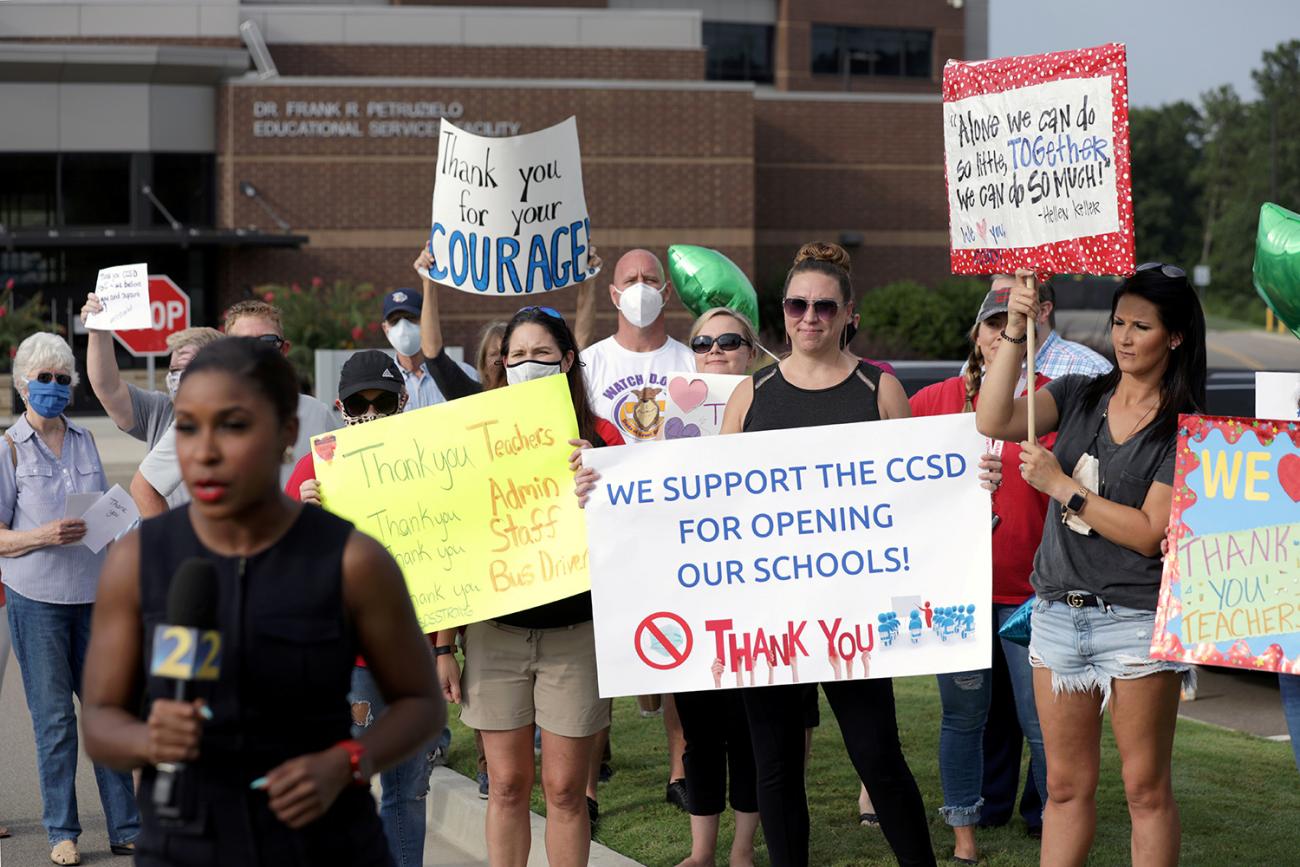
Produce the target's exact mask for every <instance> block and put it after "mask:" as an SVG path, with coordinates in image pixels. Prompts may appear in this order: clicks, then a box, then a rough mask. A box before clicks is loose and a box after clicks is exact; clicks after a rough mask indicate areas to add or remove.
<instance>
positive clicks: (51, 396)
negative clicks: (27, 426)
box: [27, 379, 72, 418]
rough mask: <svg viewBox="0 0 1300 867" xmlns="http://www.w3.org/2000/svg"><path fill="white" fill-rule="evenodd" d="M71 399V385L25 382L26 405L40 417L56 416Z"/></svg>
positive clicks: (65, 407) (34, 381)
mask: <svg viewBox="0 0 1300 867" xmlns="http://www.w3.org/2000/svg"><path fill="white" fill-rule="evenodd" d="M70 400H72V386H70V385H59V384H58V383H57V382H37V381H36V380H34V379H33V380H32V381H31V382H29V383H27V405H28V406H30V407H31V408H32V409H34V410H36V413H37V414H38V415H40V416H41V417H42V418H58V416H59V414H60V413H62V412H63V410H65V409H67V406H68V401H70Z"/></svg>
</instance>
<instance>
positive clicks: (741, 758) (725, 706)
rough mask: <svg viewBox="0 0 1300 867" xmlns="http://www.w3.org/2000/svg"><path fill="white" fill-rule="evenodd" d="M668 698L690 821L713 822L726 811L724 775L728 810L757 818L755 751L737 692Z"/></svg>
mask: <svg viewBox="0 0 1300 867" xmlns="http://www.w3.org/2000/svg"><path fill="white" fill-rule="evenodd" d="M673 698H674V700H676V702H677V715H678V716H679V717H680V718H681V720H682V734H683V735H684V736H685V738H686V751H685V752H684V753H683V754H682V764H683V765H685V766H686V798H687V802H688V803H689V804H690V807H691V815H693V816H716V815H718V814H719V813H721V812H722V811H723V810H724V809H726V802H727V772H728V771H730V772H731V808H732V809H733V810H738V811H740V812H742V813H756V812H758V794H757V791H756V788H757V784H756V782H755V772H754V749H753V747H752V746H751V745H750V741H749V722H748V720H747V719H746V717H745V705H744V702H743V700H742V699H741V697H740V690H737V689H721V690H713V691H703V692H679V693H677V694H676V695H675V696H673Z"/></svg>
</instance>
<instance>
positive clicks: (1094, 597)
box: [975, 263, 1206, 863]
mask: <svg viewBox="0 0 1300 867" xmlns="http://www.w3.org/2000/svg"><path fill="white" fill-rule="evenodd" d="M1017 277H1018V278H1019V279H1018V280H1017V284H1016V287H1015V289H1014V290H1013V291H1012V293H1011V298H1010V299H1009V307H1008V316H1007V325H1006V328H1005V329H1004V331H1003V332H1002V343H1001V346H1000V348H999V350H998V352H997V354H996V355H995V357H994V358H993V363H992V364H991V365H990V366H989V368H988V371H987V373H986V374H985V378H984V384H983V387H982V388H981V390H980V395H981V398H980V403H979V406H977V407H976V410H975V412H976V419H977V424H978V427H979V430H980V433H982V434H984V435H985V436H989V437H993V438H995V439H999V440H1004V441H1009V442H1020V447H1021V463H1020V467H1019V472H1020V473H1021V475H1022V476H1023V478H1024V479H1025V481H1026V482H1028V483H1029V485H1030V486H1032V487H1033V488H1034V489H1035V490H1038V491H1041V492H1043V493H1045V494H1047V495H1048V496H1049V497H1051V502H1050V504H1049V510H1048V514H1047V519H1046V523H1045V524H1044V528H1043V537H1042V541H1041V544H1040V545H1039V549H1038V553H1037V555H1036V556H1035V559H1034V571H1033V575H1032V578H1031V580H1032V583H1033V587H1034V591H1035V593H1036V594H1037V597H1038V601H1037V603H1036V605H1035V607H1034V612H1033V617H1032V636H1031V644H1030V661H1031V663H1032V664H1033V665H1034V667H1035V671H1034V690H1035V693H1036V695H1037V696H1038V699H1039V701H1038V710H1039V721H1040V724H1041V726H1042V729H1043V732H1044V742H1045V745H1046V746H1047V750H1046V753H1047V775H1048V781H1047V787H1048V803H1047V809H1046V810H1045V812H1044V816H1043V860H1044V861H1057V860H1068V859H1072V858H1074V857H1075V854H1076V853H1080V852H1083V851H1085V850H1086V849H1087V848H1088V847H1089V845H1090V841H1091V840H1092V837H1093V833H1094V830H1095V828H1094V824H1095V821H1096V818H1095V817H1096V814H1095V811H1094V810H1095V808H1094V806H1093V801H1094V799H1095V794H1096V785H1097V775H1098V761H1099V758H1100V756H1099V753H1098V752H1097V751H1096V750H1095V749H1093V750H1083V751H1080V750H1079V749H1077V748H1076V747H1075V746H1071V747H1070V749H1069V750H1067V751H1063V752H1059V753H1058V752H1055V751H1054V750H1053V749H1052V744H1054V743H1055V744H1058V745H1061V744H1070V745H1077V744H1080V743H1092V744H1094V745H1096V744H1097V743H1098V741H1099V739H1100V736H1101V728H1100V719H1101V716H1100V714H1101V711H1102V709H1103V708H1105V707H1106V706H1108V705H1109V706H1110V710H1111V722H1112V726H1113V727H1114V729H1115V734H1116V741H1117V743H1118V746H1119V748H1120V757H1121V760H1122V761H1123V763H1124V766H1125V769H1126V771H1125V774H1124V785H1125V789H1126V792H1127V793H1128V794H1129V797H1130V803H1131V804H1132V800H1133V797H1134V796H1135V795H1140V797H1141V807H1140V809H1139V808H1138V807H1135V806H1130V814H1131V817H1132V820H1133V828H1132V834H1133V837H1134V842H1133V845H1134V850H1135V851H1137V850H1139V849H1140V850H1142V851H1147V852H1150V853H1152V858H1154V859H1156V860H1160V861H1166V862H1169V863H1172V862H1174V861H1176V860H1177V858H1178V845H1179V830H1178V811H1177V806H1176V805H1175V803H1174V795H1173V786H1172V782H1171V769H1170V765H1171V761H1172V748H1173V735H1174V725H1175V721H1176V719H1177V710H1178V701H1179V689H1180V686H1181V685H1182V683H1183V682H1184V681H1185V680H1187V679H1189V678H1191V677H1192V676H1193V673H1192V670H1191V667H1190V666H1188V665H1185V664H1181V663H1173V662H1165V661H1162V660H1156V659H1151V658H1150V655H1149V650H1150V645H1151V634H1152V631H1153V628H1154V624H1155V609H1156V603H1157V597H1158V594H1159V590H1160V573H1161V564H1160V543H1161V540H1162V539H1163V538H1164V536H1165V528H1166V527H1167V526H1168V524H1169V514H1170V506H1171V503H1172V498H1173V489H1172V487H1171V486H1172V484H1173V478H1174V458H1175V451H1176V432H1177V423H1178V414H1179V413H1180V412H1196V411H1198V410H1200V409H1201V408H1202V407H1203V406H1204V404H1205V380H1206V373H1205V318H1204V315H1203V314H1202V312H1201V306H1200V302H1199V301H1198V300H1197V297H1196V293H1195V292H1194V291H1193V289H1192V287H1191V284H1190V283H1189V282H1188V280H1187V275H1186V274H1185V273H1184V272H1183V271H1182V269H1181V268H1178V267H1176V266H1173V265H1164V264H1159V263H1149V264H1146V265H1141V266H1139V267H1138V268H1137V271H1136V273H1135V274H1134V275H1133V276H1131V277H1128V278H1127V279H1125V280H1124V282H1123V283H1121V284H1120V286H1119V288H1118V289H1116V290H1115V295H1114V297H1113V298H1112V301H1111V342H1112V345H1113V347H1114V350H1115V357H1116V363H1117V367H1116V368H1115V369H1114V370H1112V371H1111V372H1110V373H1107V374H1104V375H1102V376H1098V377H1093V378H1089V377H1086V376H1082V375H1071V376H1065V377H1062V378H1060V379H1055V380H1053V381H1052V382H1050V383H1048V384H1047V386H1046V387H1045V388H1044V389H1043V390H1042V391H1041V392H1039V393H1038V394H1037V396H1036V397H1035V398H1033V401H1032V406H1033V413H1034V423H1035V427H1036V429H1037V431H1038V432H1039V433H1040V434H1046V433H1052V432H1055V433H1056V435H1057V440H1056V444H1055V445H1054V447H1053V448H1052V449H1051V450H1048V449H1047V448H1045V447H1044V446H1042V445H1040V444H1038V443H1032V442H1028V441H1027V439H1026V438H1027V436H1028V433H1029V430H1030V422H1029V413H1030V411H1031V410H1030V406H1031V402H1030V399H1029V398H1014V391H1015V388H1016V382H1017V379H1018V378H1019V376H1020V365H1021V361H1022V359H1023V357H1024V352H1025V350H1024V346H1025V338H1026V330H1027V318H1028V317H1033V316H1035V315H1036V314H1037V307H1038V297H1037V293H1036V291H1035V290H1034V289H1033V288H1031V286H1030V284H1029V278H1032V277H1033V274H1032V273H1030V272H1027V271H1021V272H1018V273H1017ZM1081 479H1084V480H1088V482H1089V483H1084V482H1083V481H1081ZM1093 479H1095V480H1096V481H1095V482H1092V480H1093ZM1084 630H1086V631H1087V635H1088V636H1089V640H1088V642H1087V645H1086V646H1087V647H1088V648H1089V652H1088V653H1086V654H1083V653H1081V652H1080V647H1081V646H1083V642H1082V638H1081V637H1080V636H1081V634H1082V633H1083V632H1084ZM1112 694H1114V695H1115V696H1116V700H1115V701H1114V702H1111V701H1110V699H1111V696H1112ZM1130 769H1131V771H1130ZM1062 792H1069V793H1070V795H1071V797H1070V798H1069V799H1068V800H1067V799H1066V798H1064V797H1057V798H1055V799H1054V798H1053V797H1052V793H1062Z"/></svg>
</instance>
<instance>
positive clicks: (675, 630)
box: [633, 611, 694, 671]
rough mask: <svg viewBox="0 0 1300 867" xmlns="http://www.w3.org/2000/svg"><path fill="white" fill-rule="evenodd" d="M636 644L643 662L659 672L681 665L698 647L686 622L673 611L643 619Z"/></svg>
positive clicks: (638, 628)
mask: <svg viewBox="0 0 1300 867" xmlns="http://www.w3.org/2000/svg"><path fill="white" fill-rule="evenodd" d="M633 641H634V643H635V645H636V655H637V656H639V657H641V661H642V662H644V663H645V664H646V665H648V666H650V667H651V668H655V669H658V670H659V671H668V670H669V669H673V668H676V667H677V666H679V665H681V664H682V663H683V662H685V661H686V658H687V657H689V656H690V655H691V647H692V646H693V645H694V639H693V638H692V637H691V628H690V627H689V626H687V625H686V621H685V620H683V619H682V618H681V617H678V616H677V615H676V614H673V613H671V612H669V611H660V612H658V613H656V614H651V615H650V616H649V617H647V618H646V619H644V620H642V621H641V625H640V626H638V627H637V628H636V636H635V638H634V639H633Z"/></svg>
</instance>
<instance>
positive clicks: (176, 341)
mask: <svg viewBox="0 0 1300 867" xmlns="http://www.w3.org/2000/svg"><path fill="white" fill-rule="evenodd" d="M225 336H226V335H224V334H222V333H221V332H220V331H218V330H217V329H215V328H207V327H204V326H196V327H194V328H185V329H183V330H181V331H177V332H176V333H175V334H168V335H167V348H168V349H170V350H171V351H172V352H177V351H179V350H181V349H185V348H186V347H189V346H192V347H194V348H195V349H202V348H203V347H205V346H207V345H208V344H209V343H215V342H216V341H218V340H220V339H222V338H223V337H225Z"/></svg>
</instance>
